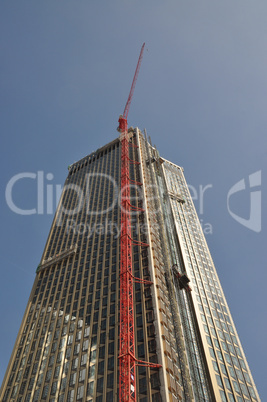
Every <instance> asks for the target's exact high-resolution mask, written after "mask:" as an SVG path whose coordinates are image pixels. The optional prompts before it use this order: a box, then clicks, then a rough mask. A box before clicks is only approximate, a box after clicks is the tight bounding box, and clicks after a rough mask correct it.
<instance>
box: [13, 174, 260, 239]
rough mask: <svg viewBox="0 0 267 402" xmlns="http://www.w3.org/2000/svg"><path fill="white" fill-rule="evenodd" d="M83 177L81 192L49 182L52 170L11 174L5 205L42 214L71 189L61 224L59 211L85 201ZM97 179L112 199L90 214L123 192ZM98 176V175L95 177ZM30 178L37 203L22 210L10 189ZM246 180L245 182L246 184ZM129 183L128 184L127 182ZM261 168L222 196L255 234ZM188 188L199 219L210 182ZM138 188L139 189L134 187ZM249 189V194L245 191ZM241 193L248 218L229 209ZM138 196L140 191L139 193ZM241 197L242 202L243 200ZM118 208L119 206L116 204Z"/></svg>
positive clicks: (206, 229)
mask: <svg viewBox="0 0 267 402" xmlns="http://www.w3.org/2000/svg"><path fill="white" fill-rule="evenodd" d="M87 176H88V177H86V180H87V186H86V191H85V194H84V192H83V190H82V189H81V188H80V187H79V186H77V185H75V184H73V183H72V184H67V185H65V186H64V187H62V185H60V184H53V183H51V181H52V180H53V178H54V176H53V174H52V173H47V174H45V173H44V172H42V171H38V172H37V173H32V172H23V173H18V174H16V175H15V176H13V177H12V178H11V179H10V180H9V181H8V183H7V186H6V191H5V198H6V202H7V205H8V207H9V208H10V210H11V211H13V212H14V213H16V214H19V215H34V214H38V215H43V214H53V213H54V211H55V207H56V205H59V201H60V196H61V194H62V192H63V193H64V192H65V191H66V190H72V191H73V192H74V193H76V197H77V198H78V200H79V202H78V205H76V208H74V209H73V210H66V209H65V208H64V206H63V205H60V208H59V210H58V213H57V223H58V225H60V224H61V218H62V213H63V214H64V215H68V216H74V215H75V214H77V213H78V212H79V210H80V209H81V208H82V207H83V204H84V203H85V204H86V203H87V202H88V197H87V195H88V193H89V188H90V185H91V183H92V182H91V180H92V179H93V178H94V176H95V175H94V174H88V175H87ZM96 176H97V178H98V179H105V180H108V181H111V183H110V184H111V185H112V186H113V199H112V200H111V204H110V205H108V206H107V207H106V209H105V210H103V211H93V210H90V208H87V213H88V214H91V215H96V214H99V213H101V212H102V213H103V212H107V211H109V210H110V209H112V208H113V207H114V206H115V204H116V203H119V204H120V200H121V199H122V198H123V197H124V191H123V190H121V191H120V190H119V185H118V183H116V181H115V180H114V179H113V177H111V176H108V175H105V174H100V173H98V174H96ZM98 176H101V177H98ZM25 179H26V180H29V179H30V180H31V181H32V183H33V185H35V186H36V194H37V203H36V207H35V208H30V209H23V208H20V206H19V205H17V204H16V203H15V201H14V196H13V192H14V188H15V187H16V185H17V183H18V182H19V181H22V180H25ZM246 183H247V184H246ZM131 186H132V185H131ZM260 186H261V171H260V170H259V171H257V172H255V173H252V174H250V175H249V176H248V177H247V178H246V179H245V178H243V179H242V180H240V181H238V182H237V183H236V184H234V185H233V186H232V187H231V188H230V190H229V191H228V194H227V196H226V203H227V210H228V213H229V215H230V216H231V217H232V218H233V219H234V220H235V221H236V222H238V223H239V224H240V225H242V226H244V227H246V228H247V229H249V230H252V231H254V232H257V233H259V232H260V231H261V208H262V207H261V189H260ZM188 188H189V191H190V194H191V197H192V200H193V201H194V202H195V203H198V208H197V209H198V215H199V218H202V217H203V215H204V194H205V192H206V191H207V190H208V189H212V188H213V185H212V184H208V185H206V186H202V185H200V186H199V188H195V187H194V186H192V185H190V184H188ZM137 190H138V191H140V189H139V188H138V189H137ZM248 190H249V193H248ZM238 193H243V194H242V203H243V202H246V203H248V202H249V205H250V213H249V218H245V217H243V216H240V215H238V214H237V213H236V212H234V211H232V209H231V207H230V200H231V198H232V197H234V195H235V194H238ZM138 197H141V198H142V194H141V193H139V194H138ZM243 200H244V201H243ZM120 207H122V206H121V205H120ZM200 225H201V227H202V230H203V232H204V234H206V235H207V234H212V233H213V228H212V225H211V223H207V222H204V220H203V219H200Z"/></svg>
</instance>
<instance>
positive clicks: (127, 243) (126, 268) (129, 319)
mask: <svg viewBox="0 0 267 402" xmlns="http://www.w3.org/2000/svg"><path fill="white" fill-rule="evenodd" d="M144 47H145V43H144V44H143V46H142V48H141V51H140V55H139V59H138V63H137V66H136V70H135V74H134V78H133V82H132V86H131V90H130V94H129V97H128V100H127V103H126V106H125V109H124V113H123V115H122V116H120V117H119V127H118V130H119V131H120V141H121V237H120V245H121V258H120V348H119V401H120V402H126V401H127V402H135V401H136V379H135V366H136V365H142V366H149V367H161V366H160V365H158V364H152V363H146V362H143V361H139V360H137V359H136V357H135V345H134V305H133V299H134V297H133V296H134V290H133V282H134V281H138V282H142V283H146V284H148V283H149V284H151V282H148V281H143V280H141V279H137V278H134V277H133V272H132V243H133V240H132V237H131V211H132V206H131V203H130V177H129V164H130V159H129V135H128V122H127V118H128V113H129V109H130V105H131V101H132V97H133V93H134V88H135V85H136V81H137V77H138V73H139V70H140V66H141V61H142V57H143V53H144ZM131 183H132V181H131ZM139 184H140V183H139ZM141 245H143V244H141ZM145 246H148V245H145Z"/></svg>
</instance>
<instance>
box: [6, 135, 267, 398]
mask: <svg viewBox="0 0 267 402" xmlns="http://www.w3.org/2000/svg"><path fill="white" fill-rule="evenodd" d="M129 135H130V137H131V139H130V142H131V144H132V145H133V146H132V147H130V159H131V160H133V161H136V162H138V163H132V164H131V168H130V178H131V180H132V181H135V182H141V183H142V186H136V185H132V187H131V196H132V203H133V204H134V205H135V206H136V207H139V208H140V207H141V208H142V209H144V211H145V212H138V213H136V214H133V216H132V236H133V239H134V240H136V241H138V242H143V243H144V242H145V243H146V244H148V245H149V246H148V247H145V248H144V247H141V246H140V245H134V246H133V270H134V275H135V276H136V277H140V278H142V279H148V280H151V281H152V282H153V283H152V285H145V284H140V283H139V284H138V283H135V285H134V295H135V300H134V301H135V343H136V353H137V356H138V358H139V359H143V360H146V361H150V362H153V363H160V364H161V365H162V368H161V369H152V368H142V367H138V368H137V369H136V380H137V381H136V397H137V400H140V401H143V402H145V401H147V400H149V401H150V400H151V401H161V400H162V401H176V400H183V401H238V402H241V401H260V398H259V396H258V393H257V390H256V387H255V384H254V382H253V379H252V376H251V373H250V370H249V367H248V364H247V362H246V358H245V355H244V352H243V350H242V346H241V344H240V341H239V338H238V335H237V332H236V329H235V327H234V323H233V321H232V318H231V314H230V311H229V308H228V306H227V302H226V300H225V297H224V295H223V291H222V288H221V285H220V282H219V279H218V276H217V273H216V269H215V267H214V264H213V262H212V258H211V256H210V253H209V250H208V247H207V244H206V241H205V238H204V235H203V233H202V229H201V225H200V223H199V220H198V217H197V214H196V211H195V208H194V205H193V202H192V199H191V196H190V193H189V190H188V187H187V184H186V181H185V178H184V175H183V169H182V168H181V167H179V166H177V165H175V164H173V163H171V162H169V161H167V160H166V159H164V158H162V157H160V155H159V153H158V151H157V149H156V148H155V147H153V146H152V145H151V144H150V142H151V141H148V140H147V137H146V133H145V134H142V133H141V132H140V131H139V130H138V129H135V130H133V129H132V128H130V129H129ZM120 167H121V165H120V142H119V140H118V139H116V140H114V141H112V142H111V143H109V144H107V145H105V146H104V147H102V148H100V149H98V150H97V151H96V152H94V153H92V154H90V155H88V156H86V157H85V158H83V159H81V160H80V161H78V162H76V163H75V164H73V165H71V166H70V167H69V174H68V177H67V179H66V182H65V186H64V189H63V193H62V196H61V200H60V203H59V206H58V208H57V212H56V215H55V218H54V221H53V224H52V227H51V230H50V233H49V236H48V240H47V244H46V246H45V250H44V253H43V256H42V259H41V263H40V265H39V267H38V269H37V274H36V279H35V282H34V285H33V289H32V292H31V295H30V298H29V302H28V305H27V308H26V311H25V314H24V317H23V320H22V324H21V328H20V330H19V334H18V337H17V340H16V343H15V346H14V350H13V352H12V356H11V359H10V362H9V365H8V368H7V371H6V375H5V378H4V380H3V384H2V388H1V391H0V399H1V400H3V401H22V400H23V401H24V400H25V401H39V400H42V399H43V400H49V401H62V402H63V401H76V400H77V401H78V400H81V401H87V400H88V401H89V400H94V401H98V402H100V401H104V400H106V401H113V400H118V391H117V383H118V338H119V257H120V255H119V251H120V241H119V228H120V205H119V202H118V200H119V192H120V188H119V183H120ZM89 182H90V185H89ZM81 194H82V196H81ZM114 200H116V202H114ZM88 211H89V213H88ZM187 279H189V280H190V283H189V285H190V288H191V291H190V288H189V285H188V283H187Z"/></svg>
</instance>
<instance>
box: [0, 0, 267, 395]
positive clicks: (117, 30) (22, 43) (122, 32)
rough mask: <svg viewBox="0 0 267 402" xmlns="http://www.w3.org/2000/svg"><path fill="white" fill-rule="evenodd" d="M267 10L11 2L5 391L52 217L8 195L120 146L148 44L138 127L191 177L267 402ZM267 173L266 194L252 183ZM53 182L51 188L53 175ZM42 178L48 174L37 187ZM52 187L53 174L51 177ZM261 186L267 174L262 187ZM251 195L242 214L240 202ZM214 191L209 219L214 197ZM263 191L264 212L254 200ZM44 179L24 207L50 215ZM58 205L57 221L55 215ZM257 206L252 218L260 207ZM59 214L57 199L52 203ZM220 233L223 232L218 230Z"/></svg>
mask: <svg viewBox="0 0 267 402" xmlns="http://www.w3.org/2000/svg"><path fill="white" fill-rule="evenodd" d="M266 21H267V4H266V2H265V1H255V2H251V1H248V0H242V1H241V0H236V1H234V2H233V1H228V0H225V1H223V2H214V1H211V0H209V1H205V0H202V1H201V2H199V1H198V2H197V1H193V0H191V1H185V0H184V1H181V0H178V1H177V0H176V1H169V0H166V1H165V2H161V1H158V0H153V1H152V0H147V1H138V0H137V1H135V2H133V1H125V0H124V1H121V0H115V1H112V2H108V1H101V0H100V1H99V0H98V1H95V0H78V1H74V0H72V1H63V0H61V1H55V0H45V1H44V0H43V1H24V2H21V1H18V0H14V1H7V0H1V2H0V54H1V64H0V106H1V121H0V130H1V139H2V146H1V151H2V155H1V160H0V163H1V179H0V180H1V190H0V194H1V268H0V269H1V281H0V287H1V288H0V304H1V313H0V314H1V323H2V325H1V333H0V381H1V380H2V378H3V376H4V372H5V370H6V366H7V364H8V360H9V357H10V354H11V351H12V347H13V344H14V342H15V339H16V336H17V332H18V329H19V325H20V322H21V319H22V316H23V313H24V310H25V307H26V303H27V300H28V297H29V294H30V290H31V287H32V284H33V281H34V277H35V269H36V267H37V265H38V263H39V261H40V259H41V255H42V251H43V248H44V245H45V242H46V238H47V235H48V232H49V228H50V225H51V222H52V217H53V215H52V214H48V213H44V214H32V215H28V216H25V215H19V214H17V213H15V212H13V211H12V210H11V209H10V206H9V205H8V203H7V202H6V199H5V192H6V188H7V185H8V183H9V182H10V180H11V179H12V178H13V177H14V176H15V175H16V174H19V173H25V172H28V173H30V174H32V175H34V174H37V172H38V171H39V172H44V173H43V174H44V197H46V194H47V189H48V187H47V185H52V187H51V188H52V189H53V190H54V192H55V189H56V185H61V186H62V185H63V183H64V180H65V178H66V175H67V167H68V165H69V164H71V163H73V162H74V161H77V160H79V159H80V158H82V157H83V156H85V155H86V154H89V153H90V152H92V151H93V150H96V149H97V148H99V147H100V146H102V145H104V144H105V143H107V142H109V141H111V140H112V139H114V138H115V137H116V136H117V135H118V133H117V131H116V127H117V119H118V117H119V114H120V113H122V112H123V109H124V105H125V103H126V100H127V96H128V93H129V89H130V85H131V81H132V77H133V74H134V70H135V66H136V63H137V59H138V55H139V51H140V48H141V45H142V43H143V42H144V41H145V42H146V50H145V53H144V58H143V63H142V67H141V71H140V74H139V78H138V82H137V86H136V90H135V94H134V98H133V101H132V105H131V109H130V113H129V116H128V122H129V125H133V126H138V127H139V128H141V129H143V128H146V129H147V132H148V134H149V135H150V136H151V137H152V141H153V143H154V144H156V146H157V148H158V150H159V152H160V154H161V155H162V156H163V157H165V158H166V159H168V160H171V161H172V162H174V163H176V164H178V165H180V166H183V167H184V170H185V176H186V178H187V181H188V183H190V185H191V186H192V189H193V190H195V196H196V197H195V198H196V200H195V205H196V209H197V212H198V213H199V214H200V218H201V220H202V222H203V227H204V228H207V227H211V228H212V234H207V241H208V244H209V247H210V251H211V254H212V257H213V259H214V262H215V265H216V268H217V271H218V274H219V277H220V280H221V283H222V286H223V289H224V291H225V295H226V298H227V300H228V303H229V306H230V309H231V312H232V315H233V318H234V321H235V324H236V327H237V330H238V333H239V336H240V339H241V342H242V345H243V347H244V350H245V353H246V356H247V360H248V362H249V365H250V368H251V371H252V374H253V377H254V380H255V382H256V385H257V387H258V390H259V393H260V396H261V398H262V400H267V385H266V365H265V362H266V359H267V351H266V339H267V320H266V305H267V303H266V279H267V278H266V276H267V275H266V260H267V259H266V240H265V239H266V214H265V210H264V206H265V205H266V201H265V193H266V180H265V177H266V173H267V162H266V155H267V137H266V123H267V114H266V109H267V75H266V67H267V52H266V49H267V25H266ZM255 172H261V186H260V187H259V186H258V187H257V188H253V189H249V176H250V175H251V174H253V173H255ZM49 173H51V174H52V175H53V177H52V179H51V176H50V180H48V179H47V174H49ZM32 177H34V176H32ZM48 177H49V176H48ZM258 177H259V175H258ZM242 179H244V183H245V184H246V189H245V190H242V191H240V192H238V193H236V194H234V195H232V196H231V198H230V204H229V208H230V210H231V212H232V213H235V214H236V215H237V216H239V217H241V218H243V219H247V220H249V217H250V212H251V211H250V208H252V210H253V211H254V208H256V210H257V211H256V218H255V219H256V220H258V221H259V220H260V223H261V231H260V232H259V231H255V230H254V229H255V228H256V226H255V225H254V223H255V222H252V226H253V225H254V229H253V228H252V229H249V228H247V227H245V226H244V225H242V224H241V223H239V222H238V221H237V220H235V219H234V218H233V217H232V216H231V215H230V213H229V211H228V208H227V194H228V192H229V191H230V189H231V188H232V186H234V185H235V184H236V183H237V182H239V181H240V180H242ZM208 185H209V186H210V187H209V188H208V189H207V190H206V192H205V193H204V196H203V198H202V200H203V208H202V207H201V205H202V201H201V197H200V195H201V187H200V186H202V188H203V187H204V186H208ZM254 190H255V191H256V190H257V191H258V194H259V191H261V197H262V208H260V205H259V203H258V202H256V203H253V202H252V204H251V201H252V200H254V198H253V197H252V198H250V197H251V194H252V193H251V194H250V191H254ZM36 194H37V179H34V178H32V179H30V178H28V179H23V180H20V181H19V182H17V183H16V185H14V188H13V193H12V196H13V201H14V203H15V204H16V205H17V206H19V207H20V208H22V209H23V208H24V209H31V208H36V206H37V203H38V200H37V196H36ZM55 204H56V200H55V196H54V211H55ZM251 205H252V207H251ZM44 206H45V211H46V206H47V203H46V200H45V199H44ZM208 225H210V226H208Z"/></svg>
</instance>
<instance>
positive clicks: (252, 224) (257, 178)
mask: <svg viewBox="0 0 267 402" xmlns="http://www.w3.org/2000/svg"><path fill="white" fill-rule="evenodd" d="M248 184H249V189H250V191H249V194H250V195H249V197H250V199H249V202H250V213H249V218H248V219H246V218H244V217H242V216H239V215H237V214H236V213H234V212H232V211H231V209H230V205H229V200H230V198H231V197H232V196H233V195H234V194H236V193H239V192H240V191H242V192H243V191H245V190H246V189H247V186H246V181H245V179H242V180H240V181H238V182H237V183H236V184H234V185H233V186H232V187H231V188H230V190H229V191H228V194H227V209H228V212H229V214H230V215H231V216H232V218H234V219H235V220H236V221H237V222H238V223H240V224H241V225H243V226H245V227H246V228H248V229H250V230H253V231H254V232H257V233H259V232H260V231H261V190H260V189H259V187H260V186H261V170H258V171H257V172H255V173H252V174H250V175H249V176H248Z"/></svg>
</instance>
